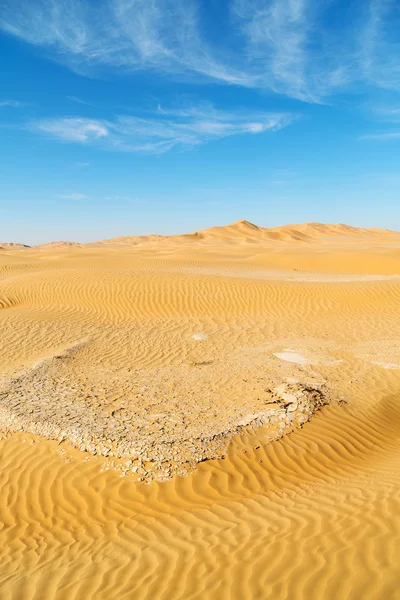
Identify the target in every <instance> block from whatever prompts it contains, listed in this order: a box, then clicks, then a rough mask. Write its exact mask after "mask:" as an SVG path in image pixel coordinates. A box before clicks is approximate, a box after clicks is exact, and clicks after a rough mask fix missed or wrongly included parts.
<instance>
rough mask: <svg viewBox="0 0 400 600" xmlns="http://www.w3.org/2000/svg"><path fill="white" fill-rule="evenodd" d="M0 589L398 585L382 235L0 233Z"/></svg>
mask: <svg viewBox="0 0 400 600" xmlns="http://www.w3.org/2000/svg"><path fill="white" fill-rule="evenodd" d="M0 309H1V310H0V348H1V354H0V357H1V358H0V434H1V435H0V437H1V440H0V491H1V493H0V511H1V512H0V514H1V519H0V520H1V524H0V598H1V599H7V600H9V599H13V600H21V599H24V600H43V599H52V598H56V599H68V600H71V599H75V598H79V599H82V600H87V599H90V598H96V599H109V598H118V599H123V598H126V599H135V600H141V599H151V600H153V599H163V600H164V599H165V600H170V599H173V600H175V599H182V600H187V599H191V598H193V599H207V600H214V599H215V600H222V599H237V600H243V599H256V598H259V599H263V600H264V599H267V598H271V599H274V600H276V599H282V600H283V599H285V600H287V599H290V600H297V599H299V600H300V599H304V600H305V599H307V600H310V599H318V600H319V599H331V598H332V599H335V600H336V599H338V598H340V599H352V600H360V599H368V600H373V599H376V600H383V599H384V600H392V599H399V598H400V234H399V233H395V232H390V231H386V230H378V229H368V230H366V229H357V228H353V227H349V226H346V225H322V224H318V223H309V224H304V225H293V226H284V227H279V228H275V229H265V228H262V227H258V226H256V225H253V224H251V223H249V222H247V221H240V222H238V223H234V224H232V225H228V226H225V227H215V228H211V229H208V230H205V231H200V232H195V233H192V234H188V235H180V236H169V237H165V236H156V235H151V236H140V237H122V238H115V239H112V240H105V241H102V242H98V243H91V244H74V243H71V242H68V243H67V242H53V243H50V244H46V245H42V246H36V247H24V246H22V245H18V244H6V243H4V244H0Z"/></svg>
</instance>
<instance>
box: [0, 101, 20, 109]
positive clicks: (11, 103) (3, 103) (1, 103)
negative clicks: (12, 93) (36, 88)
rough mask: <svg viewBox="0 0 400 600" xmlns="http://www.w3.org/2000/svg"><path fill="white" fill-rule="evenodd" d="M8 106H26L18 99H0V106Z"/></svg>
mask: <svg viewBox="0 0 400 600" xmlns="http://www.w3.org/2000/svg"><path fill="white" fill-rule="evenodd" d="M6 106H8V107H10V108H21V107H23V106H27V105H26V104H25V102H19V100H0V107H6Z"/></svg>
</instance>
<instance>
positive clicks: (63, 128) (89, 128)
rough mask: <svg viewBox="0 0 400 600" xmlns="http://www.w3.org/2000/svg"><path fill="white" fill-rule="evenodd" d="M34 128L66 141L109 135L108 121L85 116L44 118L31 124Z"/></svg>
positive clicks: (84, 140)
mask: <svg viewBox="0 0 400 600" xmlns="http://www.w3.org/2000/svg"><path fill="white" fill-rule="evenodd" d="M30 128H31V129H33V130H37V131H41V132H43V133H47V134H49V135H51V136H52V137H55V138H57V139H60V140H64V141H65V142H82V143H83V142H88V141H93V140H98V139H101V138H104V137H107V136H108V135H109V130H108V127H107V125H106V123H102V122H100V121H94V120H91V119H85V118H74V117H65V118H61V119H58V118H55V119H42V120H40V121H34V122H32V123H31V124H30Z"/></svg>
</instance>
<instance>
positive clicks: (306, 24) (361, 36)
mask: <svg viewBox="0 0 400 600" xmlns="http://www.w3.org/2000/svg"><path fill="white" fill-rule="evenodd" d="M207 6H208V5H207V4H206V3H205V2H204V1H203V0H97V1H96V2H89V0H30V1H29V2H27V1H26V0H13V2H9V3H8V4H6V5H4V6H3V7H2V17H1V18H0V27H1V28H2V29H3V31H5V32H7V33H8V34H9V35H12V36H16V37H18V38H20V39H22V40H24V41H25V42H28V43H30V44H34V45H36V46H39V47H41V48H43V51H44V52H45V53H46V54H47V55H48V56H50V57H51V58H53V59H55V60H58V61H60V62H62V63H64V64H67V65H68V66H69V67H70V68H72V69H73V70H75V71H77V72H79V73H82V74H99V73H100V72H101V70H102V69H104V68H106V69H112V70H118V71H123V72H126V71H127V70H128V71H138V70H142V71H154V72H157V73H159V74H162V75H164V76H168V77H179V78H180V79H181V78H185V80H189V81H191V82H195V81H200V82H204V81H210V80H214V81H217V82H219V83H225V84H230V85H241V86H245V87H250V88H258V89H265V90H272V91H274V92H277V93H279V94H284V95H287V96H290V97H292V98H297V99H299V100H302V101H307V102H322V101H324V99H326V98H328V97H329V96H330V95H332V94H334V93H335V92H337V91H341V90H343V89H349V88H350V89H351V86H352V85H354V84H357V85H358V86H359V85H360V83H362V84H365V85H371V84H372V85H375V86H379V87H384V88H388V89H397V90H398V89H400V66H399V65H400V44H399V42H398V30H399V25H400V23H399V18H400V16H399V12H398V10H397V3H396V0H366V1H365V2H360V3H347V2H345V1H344V0H342V1H341V0H338V1H337V2H332V1H331V0H321V1H320V2H316V1H315V0H231V2H228V3H226V4H225V15H222V16H221V17H220V18H221V23H217V24H216V25H217V27H218V26H219V25H220V26H225V29H226V35H225V29H224V35H223V36H221V37H220V39H219V42H218V44H216V42H215V41H214V39H213V38H212V36H210V35H207V33H206V32H207V27H206V26H205V23H207V18H209V16H210V15H209V13H208V10H207ZM222 6H224V4H223V3H222ZM333 10H337V11H338V13H339V14H340V19H338V18H337V14H336V18H332V12H331V11H333ZM328 23H329V27H328V26H327V24H328ZM226 25H228V27H227V26H226Z"/></svg>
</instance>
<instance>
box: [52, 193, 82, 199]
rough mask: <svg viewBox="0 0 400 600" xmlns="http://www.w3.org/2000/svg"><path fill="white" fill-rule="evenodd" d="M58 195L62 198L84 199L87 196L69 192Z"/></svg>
mask: <svg viewBox="0 0 400 600" xmlns="http://www.w3.org/2000/svg"><path fill="white" fill-rule="evenodd" d="M58 197H59V198H62V199H63V200H86V199H87V198H88V197H89V196H86V194H79V193H70V194H59V195H58Z"/></svg>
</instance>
